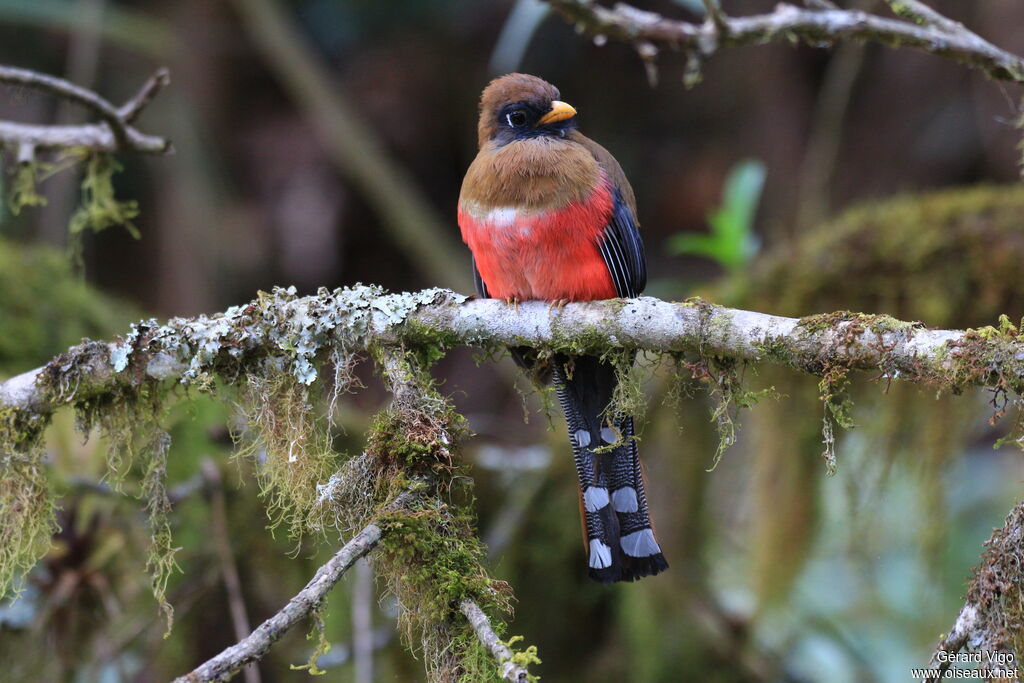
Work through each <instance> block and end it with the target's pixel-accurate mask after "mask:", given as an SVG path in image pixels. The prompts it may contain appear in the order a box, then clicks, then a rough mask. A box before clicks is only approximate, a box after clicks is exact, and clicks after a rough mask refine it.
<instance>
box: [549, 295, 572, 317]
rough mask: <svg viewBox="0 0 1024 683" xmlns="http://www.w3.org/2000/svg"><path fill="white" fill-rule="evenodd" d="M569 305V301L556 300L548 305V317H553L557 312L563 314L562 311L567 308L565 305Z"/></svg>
mask: <svg viewBox="0 0 1024 683" xmlns="http://www.w3.org/2000/svg"><path fill="white" fill-rule="evenodd" d="M567 303H569V300H568V299H555V300H554V301H552V302H551V303H550V304H548V315H551V314H552V313H554V312H555V311H557V312H559V313H561V312H562V309H563V308H565V305H566V304H567Z"/></svg>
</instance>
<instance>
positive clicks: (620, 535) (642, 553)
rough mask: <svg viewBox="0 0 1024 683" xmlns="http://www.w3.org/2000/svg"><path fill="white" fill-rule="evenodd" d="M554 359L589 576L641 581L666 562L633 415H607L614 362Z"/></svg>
mask: <svg viewBox="0 0 1024 683" xmlns="http://www.w3.org/2000/svg"><path fill="white" fill-rule="evenodd" d="M554 360H555V362H554V381H555V386H556V388H557V390H558V398H559V400H560V401H561V403H562V410H564V411H565V419H566V422H567V423H568V425H569V438H570V440H571V442H572V450H573V456H574V457H575V460H576V473H577V475H579V480H580V496H581V511H582V513H583V527H584V531H585V533H586V537H587V557H588V564H589V566H590V569H589V575H590V578H592V579H594V580H595V581H600V582H601V583H612V582H614V581H635V580H636V579H639V578H641V577H644V576H651V575H654V574H657V573H658V572H660V571H663V570H664V569H667V568H668V562H666V561H665V557H664V555H662V552H661V547H660V546H659V545H658V541H657V540H656V539H655V537H654V531H653V529H652V528H651V520H650V518H649V517H648V514H647V498H646V496H645V495H644V479H643V473H642V472H641V471H640V458H639V457H638V455H637V447H636V439H634V438H633V418H631V417H624V416H621V415H617V416H616V415H613V416H608V415H605V413H606V411H607V408H608V405H609V404H610V402H611V398H612V393H613V392H614V391H615V385H616V382H617V381H618V380H617V379H616V377H615V369H614V367H613V366H612V365H611V364H610V363H604V362H601V360H600V359H598V358H595V357H592V356H577V357H574V358H571V359H570V358H568V357H565V356H558V357H556V358H555V359H554ZM609 446H611V447H610V448H609ZM595 451H596V452H595Z"/></svg>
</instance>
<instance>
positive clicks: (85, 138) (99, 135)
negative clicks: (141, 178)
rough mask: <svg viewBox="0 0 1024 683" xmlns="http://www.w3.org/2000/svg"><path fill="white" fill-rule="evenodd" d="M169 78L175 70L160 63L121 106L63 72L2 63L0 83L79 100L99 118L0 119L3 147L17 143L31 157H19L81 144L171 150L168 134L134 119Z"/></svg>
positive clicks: (108, 148) (104, 148)
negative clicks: (143, 128) (56, 121)
mask: <svg viewBox="0 0 1024 683" xmlns="http://www.w3.org/2000/svg"><path fill="white" fill-rule="evenodd" d="M169 83H170V74H169V72H168V71H167V69H159V70H157V72H156V73H154V74H153V75H152V76H151V77H150V78H149V79H148V80H147V81H146V82H145V83H144V84H143V86H142V88H140V89H139V91H138V92H137V93H136V94H135V95H134V96H132V98H131V99H129V100H128V102H126V103H125V104H124V105H123V106H121V107H116V106H115V105H113V104H111V103H110V102H109V101H108V100H106V99H104V98H103V97H101V96H100V95H98V94H96V93H94V92H93V91H91V90H88V89H86V88H83V87H81V86H78V85H75V84H74V83H71V82H69V81H66V80H64V79H62V78H57V77H56V76H50V75H47V74H41V73H37V72H35V71H29V70H28V69H19V68H16V67H10V66H2V65H0V84H5V85H13V86H17V87H22V88H31V89H33V90H38V91H40V92H45V93H48V94H50V95H54V96H55V97H58V98H61V99H64V100H67V101H69V102H74V103H76V104H79V105H82V106H83V107H85V108H86V109H89V110H90V111H92V112H93V113H94V114H96V116H97V118H99V120H100V122H99V123H92V124H83V125H50V126H48V125H37V124H27V123H18V122H14V121H0V147H13V148H16V149H17V150H18V153H19V155H22V154H25V155H27V156H28V159H22V158H19V161H24V160H29V161H30V160H31V157H32V152H34V151H35V150H39V149H66V148H69V147H82V148H85V149H88V150H92V151H97V152H116V151H123V150H132V151H136V152H144V153H147V154H166V153H168V152H170V151H171V143H170V142H169V141H168V140H166V139H165V138H161V137H156V136H152V135H146V134H144V133H141V132H139V130H138V129H136V128H135V127H134V126H132V125H131V124H132V122H133V121H134V120H135V119H136V118H137V117H138V115H139V113H140V112H141V111H142V110H143V109H144V108H145V107H146V105H148V104H149V102H150V101H152V99H153V97H155V96H156V94H157V93H158V92H159V91H160V90H161V89H162V88H163V87H165V86H166V85H167V84H169ZM25 150H28V151H27V152H26V151H25Z"/></svg>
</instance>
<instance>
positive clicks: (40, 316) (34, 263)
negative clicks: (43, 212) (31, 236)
mask: <svg viewBox="0 0 1024 683" xmlns="http://www.w3.org/2000/svg"><path fill="white" fill-rule="evenodd" d="M135 317H137V313H135V312H134V311H133V310H132V309H131V308H130V307H129V306H127V305H125V304H123V303H121V302H118V301H116V300H114V299H111V298H109V297H106V296H103V295H101V294H100V293H99V292H97V291H96V290H95V289H93V288H92V287H90V286H88V285H86V284H85V283H84V282H83V281H82V280H81V278H80V277H78V276H76V275H75V274H74V273H72V272H71V268H70V266H69V265H68V262H67V257H66V256H65V255H64V254H63V253H61V252H58V251H56V250H54V249H49V248H46V247H38V246H27V245H20V244H16V243H12V242H10V241H8V240H5V239H2V238H0V375H3V374H14V373H18V372H24V371H25V370H26V369H28V368H33V367H37V366H39V365H42V364H43V363H45V362H47V361H48V360H50V359H51V358H53V357H54V356H55V355H57V354H58V353H60V352H61V351H63V350H65V349H67V348H68V347H69V346H71V345H72V344H77V343H79V342H80V341H81V340H82V337H93V338H97V337H99V338H102V337H106V336H109V335H110V334H112V333H113V332H115V331H116V330H120V329H124V328H125V327H127V325H128V322H129V321H130V320H132V319H133V318H135Z"/></svg>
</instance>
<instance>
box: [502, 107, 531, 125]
mask: <svg viewBox="0 0 1024 683" xmlns="http://www.w3.org/2000/svg"><path fill="white" fill-rule="evenodd" d="M505 120H506V121H508V125H510V126H511V127H513V128H519V127H520V126H525V125H526V113H525V112H523V111H521V110H519V109H517V110H516V111H513V112H509V113H508V114H505Z"/></svg>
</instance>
